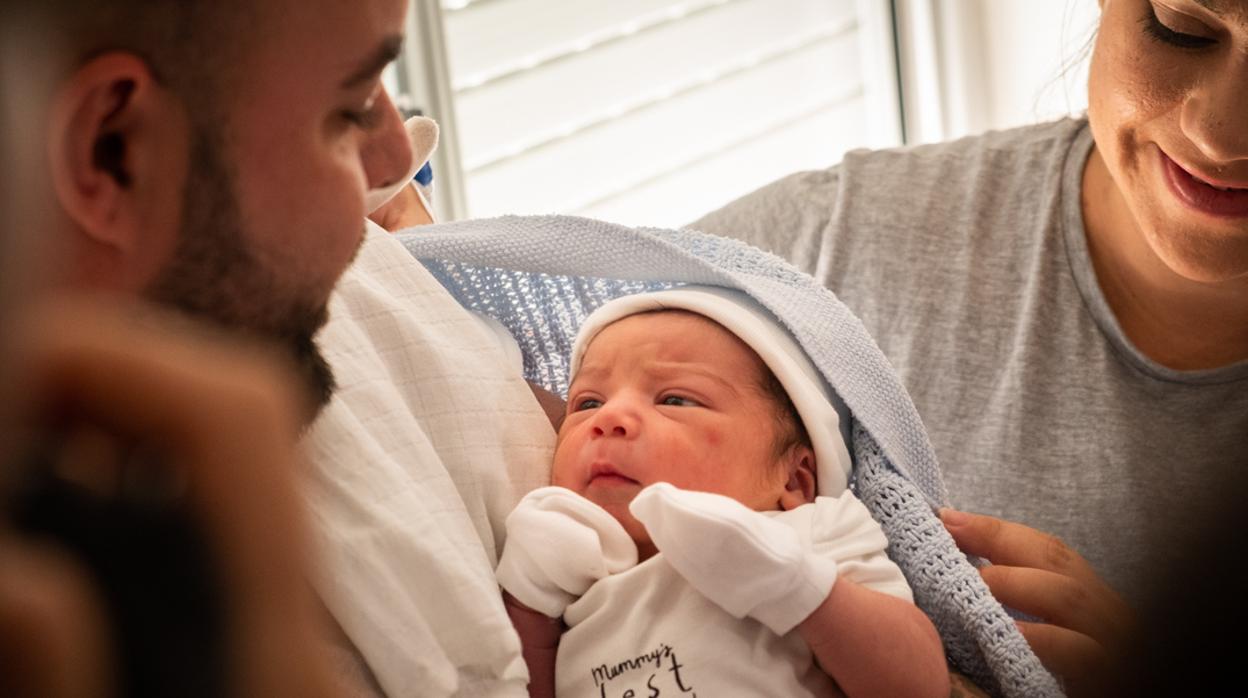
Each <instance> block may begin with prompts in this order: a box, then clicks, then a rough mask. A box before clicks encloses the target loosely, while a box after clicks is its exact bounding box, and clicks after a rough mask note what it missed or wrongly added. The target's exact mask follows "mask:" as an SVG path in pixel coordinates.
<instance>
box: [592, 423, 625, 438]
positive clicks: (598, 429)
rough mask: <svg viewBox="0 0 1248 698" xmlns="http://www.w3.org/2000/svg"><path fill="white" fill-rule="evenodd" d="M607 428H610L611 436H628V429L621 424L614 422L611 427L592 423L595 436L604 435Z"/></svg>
mask: <svg viewBox="0 0 1248 698" xmlns="http://www.w3.org/2000/svg"><path fill="white" fill-rule="evenodd" d="M608 429H610V430H611V431H610V433H611V435H612V436H628V430H627V429H625V428H624V425H623V424H616V425H615V426H612V427H608V426H603V425H601V424H597V425H594V434H595V435H596V436H606V435H607V430H608Z"/></svg>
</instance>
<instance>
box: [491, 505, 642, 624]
mask: <svg viewBox="0 0 1248 698" xmlns="http://www.w3.org/2000/svg"><path fill="white" fill-rule="evenodd" d="M506 526H507V542H506V543H505V544H504V545H503V554H502V557H500V558H499V561H498V569H497V570H496V571H495V576H496V577H497V578H498V584H499V586H501V587H502V588H504V589H506V590H507V591H508V592H510V593H511V595H512V596H514V597H516V599H517V600H518V601H520V603H522V604H524V605H526V606H528V607H529V608H532V609H533V610H535V611H538V612H539V613H542V614H545V615H547V616H550V617H551V618H559V617H560V616H562V615H563V610H564V609H565V608H567V606H568V604H570V603H572V602H573V601H575V600H576V599H577V598H578V597H580V596H581V595H582V594H584V593H585V592H586V591H587V590H588V589H589V587H590V586H592V585H593V583H594V582H596V581H598V580H599V579H602V578H603V577H606V576H607V575H609V574H615V573H617V572H622V571H624V570H626V569H629V568H630V567H633V566H634V565H636V564H637V544H636V543H634V542H633V539H632V538H630V537H629V535H628V532H627V531H625V530H624V527H623V526H621V525H620V522H619V521H616V520H615V517H613V516H611V514H609V513H608V512H607V510H606V509H603V508H602V507H600V506H598V505H597V504H594V503H593V502H591V501H589V500H588V499H585V498H584V497H582V496H580V495H579V494H577V493H575V492H573V491H572V490H569V489H565V488H563V487H541V488H539V489H536V490H533V491H532V492H530V493H529V494H528V495H526V496H525V497H524V499H521V500H520V503H519V504H517V505H516V508H515V509H513V510H512V512H511V513H510V514H509V515H508V516H507V522H506Z"/></svg>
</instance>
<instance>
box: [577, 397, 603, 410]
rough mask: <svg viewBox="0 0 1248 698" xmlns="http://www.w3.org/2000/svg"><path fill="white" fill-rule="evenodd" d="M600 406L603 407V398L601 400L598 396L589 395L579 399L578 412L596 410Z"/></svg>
mask: <svg viewBox="0 0 1248 698" xmlns="http://www.w3.org/2000/svg"><path fill="white" fill-rule="evenodd" d="M599 407H602V400H599V399H597V398H592V397H587V398H585V399H583V400H578V401H577V403H576V411H577V412H580V411H581V410H596V409H598V408H599Z"/></svg>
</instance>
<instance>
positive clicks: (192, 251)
mask: <svg viewBox="0 0 1248 698" xmlns="http://www.w3.org/2000/svg"><path fill="white" fill-rule="evenodd" d="M212 130H215V129H212V128H211V127H206V128H198V129H196V134H195V136H194V137H193V141H194V142H193V144H192V147H191V164H190V166H189V168H188V174H187V181H186V190H185V192H184V193H183V197H182V225H181V229H180V231H179V239H178V241H177V246H176V247H175V249H174V254H173V259H172V260H170V262H169V263H168V264H167V265H165V268H164V269H163V270H161V272H160V274H159V275H158V276H157V278H156V279H155V281H154V282H153V283H152V284H151V285H150V286H149V287H148V288H147V290H146V293H145V295H146V296H147V297H148V298H149V299H151V300H154V301H156V302H158V303H162V304H164V305H167V306H171V307H174V308H177V309H179V310H182V311H184V312H186V313H187V314H188V315H190V316H192V317H196V318H201V319H205V320H208V321H210V322H212V323H215V324H217V325H220V326H223V327H225V328H228V329H230V330H231V331H236V332H240V333H242V334H244V335H246V336H250V337H254V338H257V339H260V340H262V341H265V342H268V343H271V344H274V345H276V346H277V347H278V348H279V349H281V350H282V351H284V352H286V353H287V355H289V356H290V357H291V358H292V359H293V360H294V367H295V368H296V369H297V371H298V373H299V375H300V376H301V377H302V381H303V383H304V385H305V386H306V387H307V388H308V390H309V391H310V392H309V398H310V404H309V405H308V410H307V413H306V415H305V416H306V419H307V421H309V422H310V421H311V420H312V418H314V417H315V416H316V414H317V413H318V412H319V411H320V409H321V408H323V407H324V406H325V405H326V404H327V403H328V402H329V399H330V396H331V395H332V394H333V391H334V388H335V385H334V376H333V372H332V370H331V369H330V366H329V363H328V362H327V361H326V360H325V358H324V357H323V356H322V355H321V352H320V350H319V348H318V347H317V346H316V343H315V341H314V340H313V337H314V336H315V335H316V332H317V330H318V329H320V327H321V326H322V325H324V324H325V322H326V320H327V319H328V311H327V309H326V306H325V304H324V303H323V302H318V301H307V300H305V299H300V298H297V297H296V296H297V294H296V293H293V292H292V289H290V288H283V287H282V286H281V284H280V283H279V282H278V281H277V279H276V278H275V276H274V274H273V273H272V272H271V271H270V270H268V269H266V268H265V267H264V265H263V264H262V263H261V261H260V260H259V259H257V258H256V255H255V254H254V253H253V251H252V250H250V249H249V248H248V245H247V242H246V241H247V237H246V235H245V234H244V226H243V220H242V213H241V210H240V207H239V204H238V199H237V197H236V196H235V188H234V179H233V177H232V176H231V173H230V170H229V168H228V167H227V166H226V164H225V162H224V161H223V160H222V158H221V155H220V152H221V150H220V147H221V146H220V141H221V139H220V138H219V137H217V136H218V134H215V133H213V132H212Z"/></svg>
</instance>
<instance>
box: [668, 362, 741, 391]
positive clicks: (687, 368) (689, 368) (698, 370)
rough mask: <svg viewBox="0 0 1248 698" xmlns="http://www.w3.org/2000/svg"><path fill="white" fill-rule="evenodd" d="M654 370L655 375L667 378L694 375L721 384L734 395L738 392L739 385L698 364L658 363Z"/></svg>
mask: <svg viewBox="0 0 1248 698" xmlns="http://www.w3.org/2000/svg"><path fill="white" fill-rule="evenodd" d="M652 368H653V369H654V371H655V373H658V374H660V375H661V376H663V377H666V378H680V377H683V376H688V375H690V374H693V375H695V376H698V377H701V378H705V379H707V380H709V381H711V382H713V383H717V384H719V385H720V386H721V387H722V388H724V389H725V390H727V391H728V392H730V393H732V394H734V395H735V394H737V392H738V391H737V385H736V384H735V383H733V382H732V381H729V380H728V379H726V378H724V377H723V376H721V375H719V374H718V373H715V372H714V371H711V370H710V369H707V368H703V367H702V366H699V365H697V364H686V363H656V364H654V366H653V367H652Z"/></svg>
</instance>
